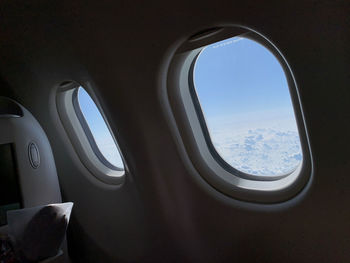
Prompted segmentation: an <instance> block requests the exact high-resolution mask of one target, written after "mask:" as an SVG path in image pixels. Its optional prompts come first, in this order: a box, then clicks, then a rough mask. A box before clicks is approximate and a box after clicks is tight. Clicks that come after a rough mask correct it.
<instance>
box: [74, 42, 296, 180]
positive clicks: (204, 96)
mask: <svg viewBox="0 0 350 263" xmlns="http://www.w3.org/2000/svg"><path fill="white" fill-rule="evenodd" d="M193 73H194V74H193V78H194V79H193V82H194V88H195V90H196V93H197V97H198V99H199V102H200V105H201V109H202V112H203V115H204V117H205V120H206V124H207V127H208V130H209V134H210V138H211V140H212V142H213V145H214V147H215V149H216V151H217V152H218V153H219V155H220V156H221V157H222V158H223V159H224V160H225V161H226V162H227V163H228V164H229V165H231V166H232V167H234V168H236V169H238V170H240V171H243V172H245V173H248V174H254V175H260V176H269V175H280V174H286V173H289V172H291V171H293V170H294V169H295V168H296V167H297V166H298V165H299V164H300V162H301V160H302V153H301V146H300V139H299V134H298V130H297V126H296V121H295V116H294V112H293V106H292V102H291V98H290V94H289V89H288V84H287V80H286V77H285V74H284V71H283V69H282V67H281V65H280V64H279V62H278V60H277V59H276V57H275V56H274V55H273V54H272V53H271V52H270V51H268V50H267V49H266V48H265V47H263V46H262V45H260V44H258V43H257V42H255V41H253V40H250V39H247V38H242V37H234V38H230V39H226V40H223V41H220V42H216V43H214V44H211V45H209V46H207V47H205V48H203V49H202V51H201V53H200V55H199V56H198V58H197V60H196V63H195V67H194V72H193ZM78 99H79V104H80V108H81V110H82V112H83V115H84V117H85V119H86V121H87V123H88V125H89V127H90V130H91V131H92V133H93V135H94V138H95V141H96V144H97V145H98V147H99V149H100V151H101V153H102V154H103V155H104V156H105V158H106V159H107V160H108V161H109V162H110V163H111V164H113V165H114V166H117V167H120V168H123V162H122V159H121V157H120V154H119V151H118V148H117V146H116V143H115V142H114V140H113V138H112V136H111V134H110V131H109V129H108V127H107V125H106V123H105V122H104V120H103V117H102V116H101V114H100V112H99V110H98V109H97V107H96V105H95V103H94V102H93V101H92V99H91V98H90V96H89V95H88V93H87V92H86V91H85V90H84V89H83V88H79V92H78Z"/></svg>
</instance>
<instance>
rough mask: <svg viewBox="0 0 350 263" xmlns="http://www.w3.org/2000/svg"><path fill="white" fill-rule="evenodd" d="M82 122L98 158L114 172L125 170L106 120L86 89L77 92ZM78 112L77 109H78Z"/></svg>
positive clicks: (80, 88)
mask: <svg viewBox="0 0 350 263" xmlns="http://www.w3.org/2000/svg"><path fill="white" fill-rule="evenodd" d="M76 97H77V101H78V103H77V104H78V105H77V107H76V108H78V113H81V114H78V115H80V118H79V120H80V122H81V124H82V126H83V127H84V130H85V132H86V133H87V136H88V138H89V141H90V144H91V146H92V148H93V149H94V152H95V153H96V154H97V156H98V158H99V159H100V160H101V161H102V163H104V164H105V165H107V166H109V167H110V168H112V169H114V170H124V165H123V161H122V158H121V156H120V153H119V150H118V147H117V145H116V142H115V140H114V139H113V137H112V135H111V132H110V130H109V128H108V127H107V124H106V122H105V120H104V119H103V117H102V115H101V113H100V111H99V110H98V108H97V106H96V104H95V103H94V101H93V100H92V99H91V97H90V96H89V94H88V93H87V92H86V91H85V89H84V88H82V87H79V88H78V91H77V96H76ZM76 110H77V109H76Z"/></svg>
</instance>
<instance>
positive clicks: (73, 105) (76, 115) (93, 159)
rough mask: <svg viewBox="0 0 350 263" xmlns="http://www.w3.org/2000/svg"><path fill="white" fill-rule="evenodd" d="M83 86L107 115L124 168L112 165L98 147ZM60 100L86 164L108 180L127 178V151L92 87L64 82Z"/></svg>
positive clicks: (65, 123) (70, 134) (71, 136)
mask: <svg viewBox="0 0 350 263" xmlns="http://www.w3.org/2000/svg"><path fill="white" fill-rule="evenodd" d="M80 87H81V88H84V89H85V91H86V92H87V93H88V94H89V96H90V97H91V99H92V100H93V102H94V103H95V105H96V107H97V109H98V111H99V113H100V114H101V116H102V118H103V119H104V121H105V123H106V125H107V127H108V129H109V132H110V134H111V136H112V138H113V140H114V142H115V145H116V147H117V149H118V151H119V154H120V156H121V158H122V161H123V165H124V169H122V168H120V167H116V166H114V165H112V164H111V163H110V162H109V161H108V160H107V159H106V158H105V157H104V156H103V154H102V153H101V151H100V149H99V148H98V146H97V144H96V141H95V139H94V137H93V135H92V132H91V129H90V127H89V126H88V124H87V122H86V120H85V117H84V115H83V113H82V111H81V108H80V105H79V99H78V89H79V88H80ZM56 104H57V110H58V113H59V116H60V119H61V121H62V124H63V126H64V128H65V130H66V132H67V134H68V137H69V139H70V141H71V143H72V146H73V148H74V149H75V151H76V153H77V155H78V157H79V159H80V160H81V162H82V163H83V165H84V166H85V167H86V168H87V169H88V171H89V172H90V173H91V174H93V175H94V176H95V177H96V178H97V179H99V180H100V181H102V182H104V183H107V184H113V185H119V184H122V183H123V182H124V181H125V173H126V165H125V161H124V158H123V155H122V153H121V151H120V148H119V145H118V143H117V140H116V138H115V136H114V134H113V133H112V131H111V129H110V127H109V124H108V122H107V121H106V118H105V117H104V115H103V112H102V111H101V109H100V107H99V105H98V104H97V103H96V102H95V100H94V97H93V96H91V93H90V92H89V91H88V89H86V88H85V87H84V86H83V85H80V84H79V83H77V82H74V81H71V82H68V83H64V84H62V85H61V86H60V87H59V88H58V90H57V96H56Z"/></svg>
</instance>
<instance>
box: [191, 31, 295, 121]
mask: <svg viewBox="0 0 350 263" xmlns="http://www.w3.org/2000/svg"><path fill="white" fill-rule="evenodd" d="M194 83H195V87H196V91H197V94H198V97H199V99H200V103H201V105H202V107H203V110H204V112H205V115H206V117H207V118H215V117H222V116H232V115H236V114H246V113H256V112H262V111H270V112H271V111H276V112H281V111H282V112H285V113H287V114H288V113H289V114H293V111H292V104H291V99H290V95H289V90H288V84H287V80H286V77H285V74H284V72H283V70H282V67H281V66H280V64H279V62H278V60H277V59H276V58H275V56H274V55H273V54H272V53H271V52H270V51H268V50H267V49H266V48H265V47H263V46H262V45H260V44H258V43H257V42H255V41H253V40H250V39H247V38H239V37H235V38H230V39H227V40H224V41H220V42H217V43H214V44H212V45H209V46H207V47H206V48H204V49H203V50H202V52H201V53H200V55H199V57H198V59H197V62H196V65H195V68H194Z"/></svg>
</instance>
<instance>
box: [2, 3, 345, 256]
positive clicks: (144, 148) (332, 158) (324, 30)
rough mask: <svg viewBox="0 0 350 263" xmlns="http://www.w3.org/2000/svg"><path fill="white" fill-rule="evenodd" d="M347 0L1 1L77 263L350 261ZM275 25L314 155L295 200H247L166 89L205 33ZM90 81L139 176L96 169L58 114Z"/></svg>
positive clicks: (5, 66) (5, 31)
mask: <svg viewBox="0 0 350 263" xmlns="http://www.w3.org/2000/svg"><path fill="white" fill-rule="evenodd" d="M349 11H350V6H349V3H348V2H347V1H259V2H258V1H249V0H248V1H206V0H202V1H184V0H180V1H173V2H170V1H139V2H124V1H104V0H102V1H101V0H100V1H81V0H76V1H35V3H34V2H26V1H19V0H11V1H1V2H0V17H1V21H2V25H1V27H0V36H1V40H0V76H1V79H2V82H3V83H7V88H3V85H2V86H1V93H2V94H9V96H11V97H12V98H14V99H16V100H18V101H19V102H20V103H21V104H22V105H23V106H24V107H26V108H27V109H28V110H30V111H31V112H32V114H33V115H34V116H35V117H36V118H37V119H38V121H39V123H40V124H41V126H42V127H43V129H44V130H45V132H46V133H47V135H48V138H49V140H50V143H51V146H52V148H53V152H54V157H55V161H56V166H57V170H58V176H59V181H60V185H61V190H62V193H63V198H64V200H66V201H73V202H74V203H75V205H74V213H73V220H72V224H71V226H70V233H69V236H68V244H69V247H70V252H71V254H72V256H73V259H75V260H77V262H133V261H134V262H135V261H160V260H163V261H181V262H186V261H188V262H194V261H201V262H223V261H229V262H234V261H237V262H346V261H348V260H349V259H350V249H349V248H350V238H349V236H350V224H349V222H350V210H349V209H348V202H349V200H350V191H349V185H350V176H349V170H350V162H349V160H348V159H349V156H350V140H349V137H348V134H350V121H349V120H350V119H349V116H350V115H349V106H348V105H349V104H348V102H349V99H350V89H349V88H348V87H349V84H350V76H349V70H348V69H349V66H350V53H349V48H348V47H349V46H350V39H349V28H350V20H349V15H348V14H349ZM235 24H238V25H244V26H248V27H250V28H252V29H255V30H257V31H258V32H260V33H262V34H264V35H265V36H266V37H267V38H269V39H270V40H271V41H272V42H273V43H274V44H275V45H276V46H277V47H278V49H279V50H280V51H281V52H282V54H283V55H284V56H285V58H286V60H287V61H288V62H289V64H290V66H291V68H292V71H293V73H294V76H295V79H296V82H297V84H298V89H299V93H300V98H301V103H302V106H303V109H304V115H305V122H306V126H307V129H308V133H309V137H310V143H311V149H312V154H313V159H314V175H313V183H312V186H311V188H310V189H309V191H308V194H307V195H306V196H305V197H304V198H303V199H302V200H300V201H299V202H298V203H296V204H294V205H292V206H286V207H283V205H282V206H281V208H271V207H265V208H260V209H254V208H249V205H247V204H245V203H242V202H237V201H235V200H232V199H231V198H229V197H227V196H224V195H223V194H220V193H219V192H217V191H216V190H215V189H213V188H212V187H211V186H209V185H208V184H207V183H206V182H205V181H204V180H203V179H202V178H201V177H200V176H198V175H196V173H195V172H193V167H192V166H191V165H190V164H189V162H188V160H187V159H186V157H185V156H184V154H183V152H182V148H181V143H180V142H179V141H178V140H177V139H176V137H175V136H174V127H172V126H171V124H170V123H169V121H168V120H167V119H166V116H167V115H166V114H164V108H163V103H164V102H162V101H161V98H162V96H161V92H162V90H164V85H165V84H166V82H165V80H166V74H167V67H168V65H169V62H170V60H171V56H172V54H173V52H174V51H175V48H176V46H177V45H178V44H179V43H180V42H181V41H183V40H184V39H185V38H186V37H188V36H190V35H192V34H193V33H196V32H198V31H200V30H202V29H205V28H211V27H213V26H218V25H219V26H220V25H235ZM66 80H75V81H77V82H79V83H82V84H83V85H86V86H89V87H92V88H93V90H94V92H95V95H96V97H97V98H98V99H99V101H100V103H101V105H102V108H103V110H104V112H105V114H106V117H107V119H108V121H109V123H110V125H111V128H112V130H113V131H114V133H115V135H116V137H117V138H118V143H119V146H120V148H121V150H122V152H123V153H124V157H125V159H126V163H127V165H128V169H129V174H127V176H126V182H125V183H124V184H123V185H121V186H118V187H116V186H108V185H106V184H104V183H102V182H100V181H99V180H98V179H96V178H95V177H94V176H93V175H91V174H90V173H89V172H88V171H87V170H86V168H85V167H84V166H83V164H82V163H81V162H80V160H79V157H78V156H77V155H76V153H75V151H74V149H73V148H72V146H71V143H70V141H69V138H68V137H67V135H66V133H65V130H64V127H63V126H62V123H61V122H60V119H59V116H58V113H57V109H56V102H55V99H56V97H55V96H56V90H57V87H58V85H59V84H60V83H62V82H63V81H66Z"/></svg>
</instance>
